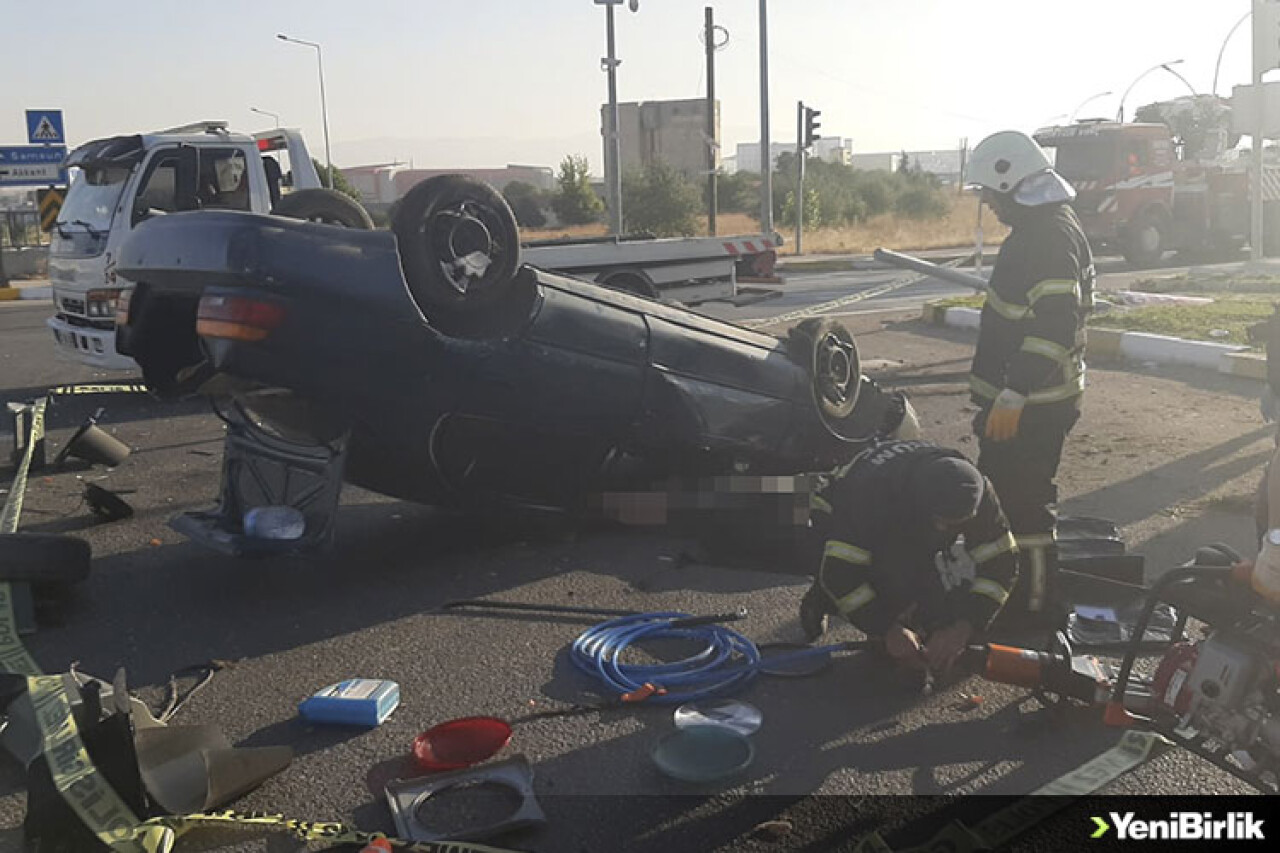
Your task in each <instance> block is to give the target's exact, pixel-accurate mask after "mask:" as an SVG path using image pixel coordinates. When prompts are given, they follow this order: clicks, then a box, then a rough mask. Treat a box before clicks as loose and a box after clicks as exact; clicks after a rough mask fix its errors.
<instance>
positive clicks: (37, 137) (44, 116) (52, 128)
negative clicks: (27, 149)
mask: <svg viewBox="0 0 1280 853" xmlns="http://www.w3.org/2000/svg"><path fill="white" fill-rule="evenodd" d="M27 141H28V142H30V143H31V144H32V145H39V144H45V145H66V144H67V135H66V134H65V133H63V131H62V110H27Z"/></svg>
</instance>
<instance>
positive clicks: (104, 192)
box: [47, 121, 321, 370]
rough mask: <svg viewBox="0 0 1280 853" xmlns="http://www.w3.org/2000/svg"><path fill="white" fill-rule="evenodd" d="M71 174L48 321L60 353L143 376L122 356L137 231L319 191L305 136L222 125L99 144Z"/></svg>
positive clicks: (54, 256)
mask: <svg viewBox="0 0 1280 853" xmlns="http://www.w3.org/2000/svg"><path fill="white" fill-rule="evenodd" d="M282 158H284V159H285V162H283V163H282V162H281V159H282ZM66 165H67V167H68V169H70V170H71V186H70V190H69V191H68V192H67V198H66V201H65V202H64V203H63V206H62V211H61V213H60V215H59V218H58V221H57V223H56V224H55V225H54V228H53V233H52V235H51V236H52V239H51V242H50V246H49V278H50V280H51V282H52V285H53V303H54V310H55V314H54V316H53V317H51V318H49V320H48V321H47V322H48V326H49V328H50V330H51V331H52V332H53V336H54V339H55V340H56V342H57V348H58V351H59V353H61V354H62V355H64V356H67V357H69V358H71V359H74V360H76V361H80V362H83V363H86V364H90V365H93V366H95V367H100V368H106V369H115V370H131V369H135V368H136V365H135V364H134V362H133V360H132V359H130V358H127V357H126V356H122V355H120V354H118V353H117V352H116V348H115V308H116V300H117V298H118V297H119V295H120V291H121V290H122V289H123V288H126V287H130V286H132V285H131V282H127V281H125V280H123V279H118V278H117V276H116V271H115V259H116V257H117V256H118V254H119V250H120V245H121V244H122V243H123V242H124V240H125V238H126V237H128V235H129V233H130V232H131V231H132V230H133V228H134V226H136V225H137V224H138V223H139V222H141V221H143V220H144V219H147V218H149V217H152V216H162V215H164V214H166V213H174V212H178V211H184V210H200V209H222V210H246V211H252V212H255V213H270V212H271V210H272V209H273V208H274V207H275V205H276V203H277V202H278V201H279V199H280V196H281V193H282V192H283V191H284V189H285V188H286V187H288V188H291V189H311V188H319V187H320V186H321V183H320V176H319V175H318V174H317V173H316V169H315V166H314V165H313V164H312V161H311V156H310V154H309V153H308V152H307V148H306V144H305V143H304V142H303V140H302V135H301V134H300V133H299V132H298V131H296V130H280V129H277V130H271V131H265V132H263V133H257V134H253V135H252V136H250V135H247V134H239V133H232V132H230V131H228V130H227V124H226V122H219V121H204V122H198V123H195V124H190V125H184V126H182V127H175V128H169V129H168V130H161V131H156V132H154V133H144V134H136V135H132V136H114V137H109V138H106V139H98V140H94V141H93V142H89V143H86V144H84V145H81V146H80V147H78V148H76V149H75V150H74V151H72V152H71V154H70V155H69V156H68V157H67V162H66Z"/></svg>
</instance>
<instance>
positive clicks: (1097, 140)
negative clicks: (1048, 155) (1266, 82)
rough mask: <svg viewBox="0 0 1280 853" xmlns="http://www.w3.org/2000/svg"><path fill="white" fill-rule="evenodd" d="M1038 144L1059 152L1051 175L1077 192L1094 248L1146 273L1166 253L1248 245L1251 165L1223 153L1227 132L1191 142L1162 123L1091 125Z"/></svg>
mask: <svg viewBox="0 0 1280 853" xmlns="http://www.w3.org/2000/svg"><path fill="white" fill-rule="evenodd" d="M1202 130H1203V129H1202ZM1035 138H1036V141H1038V142H1039V143H1040V144H1041V145H1043V146H1045V147H1046V148H1050V147H1051V148H1056V149H1057V157H1056V159H1055V164H1054V168H1055V169H1056V170H1057V171H1058V173H1059V174H1061V175H1062V176H1063V177H1064V178H1066V179H1067V180H1068V181H1070V182H1071V185H1072V186H1074V187H1075V188H1076V192H1077V193H1078V195H1077V197H1076V200H1075V202H1074V206H1075V208H1076V212H1077V213H1078V214H1079V215H1080V220H1081V222H1082V223H1083V224H1084V228H1085V233H1086V234H1087V235H1088V237H1089V240H1090V242H1092V243H1093V244H1094V246H1095V248H1097V247H1099V246H1100V247H1102V248H1104V249H1105V248H1110V249H1112V250H1114V251H1119V252H1120V253H1121V254H1123V255H1124V257H1125V259H1126V260H1127V261H1128V262H1129V263H1130V264H1133V265H1135V266H1151V265H1154V264H1156V263H1159V261H1160V258H1161V257H1162V256H1163V255H1164V253H1165V252H1166V251H1169V250H1178V251H1183V252H1188V253H1226V252H1231V251H1236V250H1239V248H1240V247H1241V246H1243V245H1244V244H1245V242H1246V240H1247V239H1248V236H1249V181H1248V168H1247V162H1248V159H1247V157H1245V156H1241V155H1240V153H1239V152H1237V151H1235V150H1233V149H1231V148H1229V147H1228V145H1227V142H1228V133H1227V131H1226V130H1225V129H1219V128H1211V129H1210V130H1209V132H1201V133H1199V134H1197V138H1196V139H1194V140H1189V139H1183V138H1179V137H1176V136H1175V135H1174V134H1173V132H1172V131H1171V130H1170V127H1169V125H1166V124H1162V123H1125V124H1122V123H1119V122H1112V121H1102V120H1093V121H1083V122H1077V123H1075V124H1072V125H1067V126H1062V127H1048V128H1043V129H1041V130H1039V131H1037V132H1036V134H1035ZM1193 143H1194V144H1193ZM1265 183H1266V182H1265V181H1264V186H1265Z"/></svg>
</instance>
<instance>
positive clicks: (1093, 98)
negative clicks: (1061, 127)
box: [1067, 91, 1112, 124]
mask: <svg viewBox="0 0 1280 853" xmlns="http://www.w3.org/2000/svg"><path fill="white" fill-rule="evenodd" d="M1110 94H1112V93H1111V92H1110V91H1107V92H1099V93H1098V94H1096V95H1090V96H1089V97H1087V98H1085V99H1084V100H1083V101H1081V102H1080V106H1078V107H1076V108H1075V109H1074V110H1072V111H1071V116H1070V117H1069V118H1068V119H1067V124H1074V123H1075V120H1076V116H1077V115H1078V114H1079V113H1080V111H1081V110H1082V109H1084V108H1085V107H1087V106H1088V105H1089V104H1091V103H1093V102H1094V101H1096V100H1098V98H1105V97H1107V96H1108V95H1110Z"/></svg>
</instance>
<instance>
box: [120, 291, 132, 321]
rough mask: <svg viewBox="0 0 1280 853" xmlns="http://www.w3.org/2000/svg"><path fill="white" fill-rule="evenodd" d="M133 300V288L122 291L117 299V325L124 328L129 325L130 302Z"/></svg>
mask: <svg viewBox="0 0 1280 853" xmlns="http://www.w3.org/2000/svg"><path fill="white" fill-rule="evenodd" d="M132 298H133V288H132V287H130V288H127V289H125V290H122V291H120V295H119V296H117V297H116V325H117V326H124V325H127V324H128V323H129V300H130V299H132Z"/></svg>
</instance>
